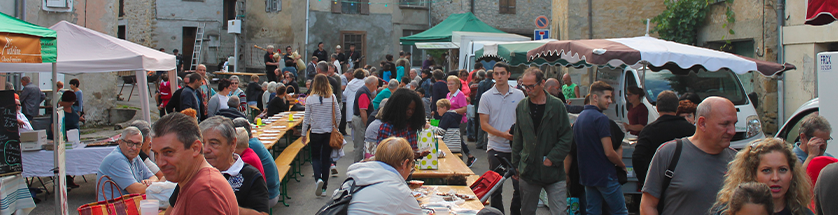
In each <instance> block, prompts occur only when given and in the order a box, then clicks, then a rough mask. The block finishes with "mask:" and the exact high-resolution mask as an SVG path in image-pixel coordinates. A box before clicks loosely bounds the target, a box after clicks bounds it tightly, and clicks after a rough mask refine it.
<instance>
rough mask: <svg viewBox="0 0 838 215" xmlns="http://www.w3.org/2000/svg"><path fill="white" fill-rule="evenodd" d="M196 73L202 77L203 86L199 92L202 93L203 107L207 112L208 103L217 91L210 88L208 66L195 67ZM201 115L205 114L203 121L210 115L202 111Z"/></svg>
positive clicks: (199, 65) (199, 88)
mask: <svg viewBox="0 0 838 215" xmlns="http://www.w3.org/2000/svg"><path fill="white" fill-rule="evenodd" d="M195 73H198V74H199V75H201V86H200V87H198V88H197V90H198V91H200V92H201V102H202V103H201V107H202V108H204V110H206V107H207V102H209V99H210V98H212V96H214V95H215V90H214V89H212V87H211V86H210V82H209V78H208V77H207V65H204V64H198V66H196V67H195ZM201 113H202V114H203V115H202V119H206V118H207V116H209V113H207V112H206V111H202V112H201Z"/></svg>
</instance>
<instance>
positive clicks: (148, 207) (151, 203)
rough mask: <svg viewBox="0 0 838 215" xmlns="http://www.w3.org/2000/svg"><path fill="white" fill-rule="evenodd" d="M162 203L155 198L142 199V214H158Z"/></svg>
mask: <svg viewBox="0 0 838 215" xmlns="http://www.w3.org/2000/svg"><path fill="white" fill-rule="evenodd" d="M159 208H160V203H158V201H157V200H155V199H146V200H142V201H140V214H142V215H157V214H158V209H159Z"/></svg>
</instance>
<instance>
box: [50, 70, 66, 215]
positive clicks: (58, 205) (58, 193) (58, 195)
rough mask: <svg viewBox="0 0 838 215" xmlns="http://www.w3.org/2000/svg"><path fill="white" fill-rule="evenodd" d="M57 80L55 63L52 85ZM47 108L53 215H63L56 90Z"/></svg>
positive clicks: (64, 210) (59, 127) (60, 145)
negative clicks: (52, 181) (50, 116)
mask: <svg viewBox="0 0 838 215" xmlns="http://www.w3.org/2000/svg"><path fill="white" fill-rule="evenodd" d="M57 80H58V66H57V64H56V63H52V83H56V81H57ZM47 106H52V113H51V114H52V136H53V137H54V138H53V141H52V147H53V150H52V151H53V153H52V154H53V161H54V163H55V169H54V170H53V172H54V173H55V179H54V181H55V182H57V183H54V184H55V190H54V193H55V214H56V215H63V214H64V213H65V212H66V211H67V205H65V204H63V202H64V201H65V199H66V198H67V196H66V195H67V191H66V190H62V189H66V187H64V186H61V185H64V183H61V182H64V181H65V180H63V179H64V174H62V171H61V170H60V169H59V167H60V166H61V163H62V162H64V160H59V156H58V154H59V153H60V151H63V150H59V147H64V144H62V141H61V139H63V136H61V135H59V134H60V132H61V131H60V129H61V125H60V124H59V122H61V119H59V118H58V115H57V113H58V89H57V88H53V90H52V99H51V100H50V104H49V105H47ZM61 157H62V158H63V156H61ZM65 183H66V182H65Z"/></svg>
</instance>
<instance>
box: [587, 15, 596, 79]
mask: <svg viewBox="0 0 838 215" xmlns="http://www.w3.org/2000/svg"><path fill="white" fill-rule="evenodd" d="M593 38H594V2H593V0H588V39H593ZM594 76H595V74H594V68H593V67H591V68H588V82H589V83H588V86H590V85H591V84H593V83H594V80H596V77H594Z"/></svg>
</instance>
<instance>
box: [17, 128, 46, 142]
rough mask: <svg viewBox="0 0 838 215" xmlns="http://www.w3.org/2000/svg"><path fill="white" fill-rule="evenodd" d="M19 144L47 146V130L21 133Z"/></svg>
mask: <svg viewBox="0 0 838 215" xmlns="http://www.w3.org/2000/svg"><path fill="white" fill-rule="evenodd" d="M20 142H21V143H24V142H35V143H38V144H40V145H44V144H47V130H37V131H27V132H21V133H20Z"/></svg>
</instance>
